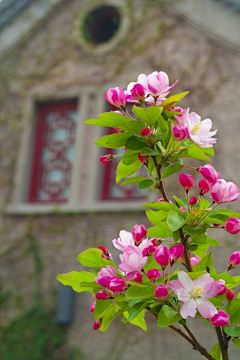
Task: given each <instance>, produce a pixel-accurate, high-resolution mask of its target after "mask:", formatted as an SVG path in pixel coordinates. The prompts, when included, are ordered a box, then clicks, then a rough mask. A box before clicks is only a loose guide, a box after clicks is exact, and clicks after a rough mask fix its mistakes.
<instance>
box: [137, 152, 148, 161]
mask: <svg viewBox="0 0 240 360" xmlns="http://www.w3.org/2000/svg"><path fill="white" fill-rule="evenodd" d="M148 158H149V156H142V155H140V153H139V154H138V160H140V161H141V162H142V163H145V161H147V160H148Z"/></svg>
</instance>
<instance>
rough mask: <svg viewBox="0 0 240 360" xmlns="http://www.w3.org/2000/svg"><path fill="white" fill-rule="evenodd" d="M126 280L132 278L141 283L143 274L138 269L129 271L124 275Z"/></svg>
mask: <svg viewBox="0 0 240 360" xmlns="http://www.w3.org/2000/svg"><path fill="white" fill-rule="evenodd" d="M126 278H127V280H134V281H135V282H137V283H141V282H142V280H143V276H142V274H141V273H140V272H139V271H131V272H129V273H127V275H126Z"/></svg>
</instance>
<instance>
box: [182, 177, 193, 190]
mask: <svg viewBox="0 0 240 360" xmlns="http://www.w3.org/2000/svg"><path fill="white" fill-rule="evenodd" d="M179 182H180V185H181V186H182V187H183V188H184V190H185V191H189V190H191V189H192V188H193V187H194V177H193V176H192V175H188V174H180V175H179Z"/></svg>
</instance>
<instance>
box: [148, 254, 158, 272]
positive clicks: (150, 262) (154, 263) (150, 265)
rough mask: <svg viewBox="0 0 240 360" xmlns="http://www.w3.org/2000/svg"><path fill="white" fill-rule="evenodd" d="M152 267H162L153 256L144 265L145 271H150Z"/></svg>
mask: <svg viewBox="0 0 240 360" xmlns="http://www.w3.org/2000/svg"><path fill="white" fill-rule="evenodd" d="M150 269H161V266H160V265H159V264H158V263H157V262H156V260H155V259H154V257H153V256H149V257H148V262H147V264H146V265H145V266H144V271H145V272H148V270H150Z"/></svg>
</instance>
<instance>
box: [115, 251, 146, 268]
mask: <svg viewBox="0 0 240 360" xmlns="http://www.w3.org/2000/svg"><path fill="white" fill-rule="evenodd" d="M119 257H120V260H121V264H120V265H119V269H120V270H121V271H124V272H131V271H141V270H142V268H143V267H144V266H145V265H146V263H147V261H148V258H147V257H146V256H145V257H144V256H143V254H142V250H141V249H140V248H139V247H135V246H128V247H126V248H124V250H123V254H121V255H119Z"/></svg>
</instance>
